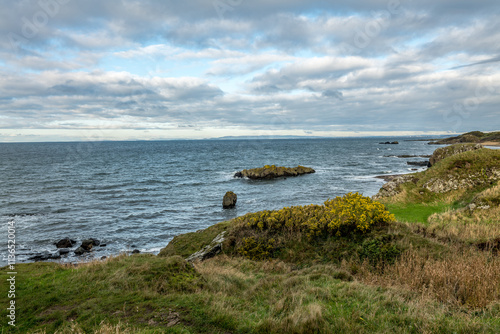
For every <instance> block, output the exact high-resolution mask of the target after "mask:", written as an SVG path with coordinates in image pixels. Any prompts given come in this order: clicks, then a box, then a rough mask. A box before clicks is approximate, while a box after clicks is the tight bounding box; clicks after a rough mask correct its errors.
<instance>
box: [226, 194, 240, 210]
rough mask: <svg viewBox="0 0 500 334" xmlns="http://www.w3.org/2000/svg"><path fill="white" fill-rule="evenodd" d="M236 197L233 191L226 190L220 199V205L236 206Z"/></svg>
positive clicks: (227, 207) (228, 207)
mask: <svg viewBox="0 0 500 334" xmlns="http://www.w3.org/2000/svg"><path fill="white" fill-rule="evenodd" d="M237 199H238V196H237V195H236V194H235V193H233V192H232V191H228V192H227V193H226V194H225V195H224V198H223V199H222V207H223V208H224V209H230V208H234V207H235V206H236V201H237Z"/></svg>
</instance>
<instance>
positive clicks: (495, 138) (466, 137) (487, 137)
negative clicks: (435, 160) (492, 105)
mask: <svg viewBox="0 0 500 334" xmlns="http://www.w3.org/2000/svg"><path fill="white" fill-rule="evenodd" d="M459 143H485V144H487V145H494V144H497V145H498V144H500V131H497V132H486V133H485V132H481V131H472V132H467V133H464V134H462V135H460V136H456V137H450V138H445V139H441V140H436V141H431V142H430V143H429V145H449V144H459Z"/></svg>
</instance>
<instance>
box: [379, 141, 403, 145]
mask: <svg viewBox="0 0 500 334" xmlns="http://www.w3.org/2000/svg"><path fill="white" fill-rule="evenodd" d="M379 144H381V145H398V144H399V142H397V141H386V142H382V143H379Z"/></svg>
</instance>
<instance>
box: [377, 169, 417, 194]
mask: <svg viewBox="0 0 500 334" xmlns="http://www.w3.org/2000/svg"><path fill="white" fill-rule="evenodd" d="M407 182H413V183H416V182H417V179H416V177H415V176H414V175H412V174H407V175H399V176H397V177H395V178H393V179H391V180H390V181H389V182H387V183H386V184H384V185H383V186H382V188H380V190H379V191H378V193H377V194H376V195H374V196H373V197H372V198H373V199H374V200H379V199H382V198H384V197H392V196H394V195H397V194H399V193H400V192H401V187H400V185H401V184H403V183H407Z"/></svg>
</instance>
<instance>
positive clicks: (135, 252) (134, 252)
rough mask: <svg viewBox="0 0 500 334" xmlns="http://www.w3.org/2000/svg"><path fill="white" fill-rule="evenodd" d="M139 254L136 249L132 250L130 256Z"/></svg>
mask: <svg viewBox="0 0 500 334" xmlns="http://www.w3.org/2000/svg"><path fill="white" fill-rule="evenodd" d="M140 252H141V251H140V250H138V249H134V250H133V251H132V254H139V253H140Z"/></svg>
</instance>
